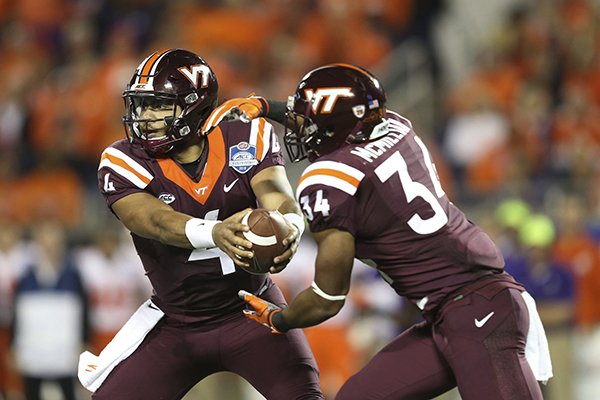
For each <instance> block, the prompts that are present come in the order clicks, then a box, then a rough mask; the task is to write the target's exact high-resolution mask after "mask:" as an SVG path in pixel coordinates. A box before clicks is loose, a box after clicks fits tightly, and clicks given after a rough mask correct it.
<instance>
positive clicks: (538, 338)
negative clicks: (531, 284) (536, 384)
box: [522, 292, 553, 383]
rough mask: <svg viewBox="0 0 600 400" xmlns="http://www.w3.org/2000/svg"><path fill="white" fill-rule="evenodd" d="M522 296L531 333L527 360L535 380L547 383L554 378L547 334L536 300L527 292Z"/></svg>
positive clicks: (526, 351) (528, 335)
mask: <svg viewBox="0 0 600 400" xmlns="http://www.w3.org/2000/svg"><path fill="white" fill-rule="evenodd" d="M522 295H523V300H525V304H527V309H528V310H529V333H528V334H527V345H526V346H525V358H526V359H527V362H528V363H529V366H530V367H531V370H532V371H533V375H534V376H535V379H537V380H538V381H541V382H543V383H546V382H547V381H548V379H550V378H552V376H553V374H552V361H551V360H550V350H549V349H548V340H547V339H546V332H545V331H544V326H543V325H542V320H541V319H540V316H539V314H538V312H537V307H536V306H535V300H534V299H533V297H531V295H530V294H529V293H527V292H522Z"/></svg>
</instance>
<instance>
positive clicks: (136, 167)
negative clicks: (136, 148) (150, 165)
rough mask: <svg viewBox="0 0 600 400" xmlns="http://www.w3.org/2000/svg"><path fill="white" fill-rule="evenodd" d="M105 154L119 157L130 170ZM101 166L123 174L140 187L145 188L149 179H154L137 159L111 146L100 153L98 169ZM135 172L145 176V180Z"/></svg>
mask: <svg viewBox="0 0 600 400" xmlns="http://www.w3.org/2000/svg"><path fill="white" fill-rule="evenodd" d="M105 155H108V156H110V157H114V158H116V159H119V160H120V161H122V162H123V163H125V164H126V165H127V167H129V168H130V169H131V170H130V169H128V168H126V167H123V166H121V165H118V164H115V163H114V162H112V161H111V160H110V157H106V156H105ZM103 167H108V168H110V169H112V170H113V171H115V172H116V173H118V174H119V175H121V176H123V177H124V178H126V179H127V180H129V181H130V182H131V183H133V184H134V185H135V186H137V187H139V188H140V189H144V188H146V187H147V186H148V184H149V183H150V181H152V179H154V176H153V175H152V174H151V173H150V172H149V171H148V170H147V169H146V168H144V167H142V166H141V165H140V164H139V163H138V162H137V161H135V160H134V159H133V158H131V157H129V156H128V155H127V154H125V153H123V152H122V151H120V150H117V149H115V148H113V147H108V148H107V149H106V150H104V152H103V153H102V160H101V161H100V165H99V166H98V169H101V168H103ZM134 171H135V173H134ZM136 173H137V174H139V175H141V176H142V177H144V178H146V179H147V181H145V180H143V179H141V178H140V177H139V176H138V175H136Z"/></svg>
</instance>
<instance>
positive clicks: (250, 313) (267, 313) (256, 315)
mask: <svg viewBox="0 0 600 400" xmlns="http://www.w3.org/2000/svg"><path fill="white" fill-rule="evenodd" d="M238 296H240V299H242V300H244V301H245V302H246V303H248V304H249V305H250V307H252V308H253V310H244V315H245V316H246V317H247V318H250V319H251V320H253V321H256V322H258V323H259V324H262V325H264V326H266V327H267V328H270V329H271V333H285V332H286V331H287V329H284V328H283V327H281V326H280V327H276V326H275V324H274V323H273V317H275V315H277V314H279V313H281V310H282V309H281V307H279V306H277V305H275V304H273V303H270V302H268V301H266V300H263V299H261V298H260V297H257V296H255V295H253V294H252V293H249V292H247V291H245V290H240V291H239V292H238Z"/></svg>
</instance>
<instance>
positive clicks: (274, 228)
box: [242, 208, 290, 274]
mask: <svg viewBox="0 0 600 400" xmlns="http://www.w3.org/2000/svg"><path fill="white" fill-rule="evenodd" d="M242 223H243V224H246V225H248V226H249V227H250V230H249V231H248V232H243V233H242V234H243V236H244V237H245V238H246V239H247V240H249V241H251V242H252V243H253V246H252V251H253V252H254V257H253V258H252V259H251V260H250V267H247V268H243V269H244V271H246V272H249V273H251V274H264V273H266V272H269V268H270V267H271V266H272V265H273V258H275V257H277V256H279V255H281V254H282V253H283V252H284V251H285V247H284V246H283V244H282V242H283V239H285V238H286V237H287V236H288V235H289V234H290V229H289V227H288V225H287V223H286V221H285V218H284V217H283V215H281V213H279V211H272V210H267V209H265V208H256V209H254V210H252V211H250V212H249V213H248V214H246V215H245V216H244V218H243V219H242Z"/></svg>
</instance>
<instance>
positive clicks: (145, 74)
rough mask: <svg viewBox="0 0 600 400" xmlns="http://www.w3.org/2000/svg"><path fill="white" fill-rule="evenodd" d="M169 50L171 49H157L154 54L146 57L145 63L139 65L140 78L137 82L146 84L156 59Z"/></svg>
mask: <svg viewBox="0 0 600 400" xmlns="http://www.w3.org/2000/svg"><path fill="white" fill-rule="evenodd" d="M171 50H172V49H166V50H161V51H157V52H155V53H154V54H152V55H151V56H150V57H149V58H147V59H146V60H145V65H144V66H141V68H140V77H139V79H140V80H139V82H138V83H141V84H147V83H148V80H149V79H150V75H151V74H152V73H153V72H154V71H155V70H156V66H157V64H158V60H160V59H161V58H162V56H164V55H165V53H167V52H169V51H171Z"/></svg>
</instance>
